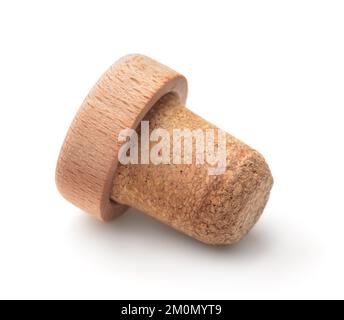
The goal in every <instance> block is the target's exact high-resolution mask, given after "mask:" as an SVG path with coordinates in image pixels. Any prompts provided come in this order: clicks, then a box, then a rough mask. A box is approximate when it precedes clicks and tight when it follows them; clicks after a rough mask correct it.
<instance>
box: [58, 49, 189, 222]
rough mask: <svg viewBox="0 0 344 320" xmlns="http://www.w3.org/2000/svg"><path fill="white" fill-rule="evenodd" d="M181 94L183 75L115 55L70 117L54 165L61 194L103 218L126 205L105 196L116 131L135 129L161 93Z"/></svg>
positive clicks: (150, 62) (147, 61)
mask: <svg viewBox="0 0 344 320" xmlns="http://www.w3.org/2000/svg"><path fill="white" fill-rule="evenodd" d="M170 92H173V93H175V94H177V95H178V96H179V98H180V101H181V102H182V103H185V100H186V96H187V81H186V79H185V78H184V77H183V76H182V75H180V74H178V73H177V72H175V71H173V70H171V69H170V68H168V67H166V66H164V65H162V64H160V63H159V62H157V61H154V60H152V59H150V58H148V57H145V56H142V55H137V54H134V55H128V56H125V57H123V58H121V59H120V60H119V61H117V62H116V63H115V64H113V65H112V66H111V67H110V69H108V70H107V71H106V72H105V73H104V75H103V76H102V77H101V78H100V79H99V81H98V82H97V83H96V85H95V86H94V87H93V89H92V90H91V91H90V93H89V94H88V96H87V97H86V99H85V100H84V102H83V104H82V105H81V108H80V109H79V111H78V113H77V115H76V117H75V118H74V120H73V122H72V124H71V126H70V129H69V131H68V133H67V136H66V138H65V141H64V143H63V146H62V149H61V152H60V157H59V160H58V163H57V169H56V184H57V187H58V189H59V191H60V192H61V194H62V195H63V196H64V197H65V198H66V199H67V200H68V201H70V202H72V203H73V204H75V205H76V206H77V207H79V208H81V209H82V210H85V211H86V212H88V213H91V214H93V215H95V216H96V217H97V218H99V219H101V220H103V221H107V220H110V219H111V218H113V217H115V216H118V215H120V214H121V213H123V212H124V211H125V210H126V208H127V207H126V206H123V205H120V204H117V203H115V202H114V201H112V200H110V194H111V189H112V184H113V177H114V174H115V171H116V167H117V163H118V151H119V149H120V147H121V143H120V142H119V141H118V134H119V133H120V131H121V130H123V129H126V128H132V129H136V127H137V126H138V124H139V123H140V121H141V120H142V118H143V117H144V116H145V115H146V113H147V112H148V111H149V110H150V109H151V107H152V106H154V104H155V103H156V102H157V101H158V100H159V99H160V98H161V97H162V96H164V95H165V94H167V93H170Z"/></svg>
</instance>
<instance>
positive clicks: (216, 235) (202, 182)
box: [111, 94, 273, 245]
mask: <svg viewBox="0 0 344 320" xmlns="http://www.w3.org/2000/svg"><path fill="white" fill-rule="evenodd" d="M144 120H147V121H149V122H150V130H151V131H152V130H154V129H155V128H163V129H166V130H167V131H168V132H169V133H170V134H171V135H172V130H173V129H174V128H189V129H190V130H193V129H216V127H215V126H214V125H212V124H210V123H209V122H207V121H205V120H204V119H202V118H200V117H199V116H197V115H195V114H194V113H193V112H191V111H190V110H188V109H187V108H185V107H184V105H183V104H182V103H181V102H180V99H179V98H178V97H177V96H176V95H173V94H168V95H166V96H164V97H163V98H161V99H160V100H159V102H158V103H157V104H156V105H155V106H154V107H153V108H152V109H151V110H150V112H149V113H148V114H147V115H146V116H145V118H144ZM137 131H138V133H139V134H140V127H138V128H137ZM139 142H140V139H139ZM194 144H195V140H193V148H195V145H194ZM153 146H154V143H151V146H150V147H151V148H152V147H153ZM139 150H140V145H139ZM226 150H227V151H226V152H227V163H226V171H225V173H223V174H221V175H215V176H210V175H208V168H209V165H208V164H207V163H205V164H203V165H197V164H196V163H195V161H193V163H192V164H160V165H154V164H144V165H137V164H128V165H122V164H119V165H118V167H117V170H116V172H115V176H114V180H113V188H112V193H111V199H112V200H113V201H115V202H116V203H121V204H124V205H127V206H131V207H134V208H137V209H139V210H141V211H143V212H145V213H147V214H148V215H150V216H152V217H154V218H156V219H158V220H159V221H161V222H163V223H165V224H167V225H169V226H171V227H173V228H175V229H177V230H179V231H181V232H183V233H185V234H187V235H189V236H191V237H193V238H196V239H198V240H200V241H202V242H204V243H207V244H214V245H224V244H232V243H235V242H237V241H239V240H240V239H242V238H243V237H244V236H245V235H246V234H247V233H248V232H249V230H250V229H251V228H252V227H253V226H254V224H255V223H256V222H257V220H258V219H259V217H260V216H261V214H262V212H263V209H264V207H265V205H266V203H267V201H268V198H269V194H270V190H271V187H272V184H273V179H272V176H271V172H270V170H269V167H268V165H267V163H266V162H265V160H264V158H263V157H262V156H261V155H260V154H259V153H258V152H257V151H255V150H254V149H252V148H250V147H249V146H247V145H246V144H244V143H242V142H241V141H240V140H238V139H236V138H234V137H233V136H231V135H230V134H226ZM171 157H172V148H171Z"/></svg>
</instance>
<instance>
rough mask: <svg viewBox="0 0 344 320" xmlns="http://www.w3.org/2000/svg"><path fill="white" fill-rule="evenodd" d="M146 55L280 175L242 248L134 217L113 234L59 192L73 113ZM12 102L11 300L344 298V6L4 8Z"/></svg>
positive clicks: (5, 277)
mask: <svg viewBox="0 0 344 320" xmlns="http://www.w3.org/2000/svg"><path fill="white" fill-rule="evenodd" d="M133 52H137V53H143V54H146V55H148V56H151V57H153V58H155V59H157V60H159V61H161V62H162V63H165V64H167V65H169V66H171V67H172V68H174V69H175V70H178V71H179V72H181V73H183V74H184V75H185V76H187V78H188V80H189V85H190V91H189V99H188V106H189V108H190V109H191V110H193V111H195V112H196V113H198V114H199V115H201V116H203V117H204V118H206V119H208V120H209V121H211V122H213V123H215V124H216V125H218V126H219V127H221V128H223V129H225V130H226V131H228V132H230V133H232V134H233V135H235V136H236V137H238V138H240V139H242V140H243V141H245V142H246V143H248V144H250V145H251V146H253V147H254V148H256V149H257V150H259V151H260V152H261V153H262V154H263V155H264V156H265V157H266V159H267V161H268V163H269V165H270V166H271V170H272V173H273V175H274V179H275V185H274V188H273V192H272V195H271V200H270V202H269V204H268V206H267V207H266V210H265V213H264V215H263V218H262V219H261V220H260V222H259V224H258V225H257V226H256V227H255V228H254V229H253V231H252V232H251V233H250V234H249V236H247V238H245V240H243V241H242V242H241V243H239V244H238V245H235V246H232V247H222V248H214V247H209V246H205V245H203V244H201V243H198V242H196V241H195V240H192V239H190V238H188V237H186V236H183V235H181V234H179V233H177V232H176V231H173V230H172V229H170V228H168V227H166V226H163V225H161V224H160V223H158V222H156V221H154V220H152V219H151V218H148V217H146V216H145V215H144V214H143V213H141V212H137V211H135V210H131V211H130V212H128V213H127V214H126V215H124V216H122V217H121V218H119V219H118V220H116V221H113V222H111V223H109V224H101V223H99V222H97V221H95V220H93V219H92V218H91V217H89V216H88V215H85V214H83V213H82V212H81V211H80V210H78V209H77V208H75V207H73V206H72V205H70V204H69V203H67V202H66V201H65V200H64V199H63V198H62V197H61V196H60V195H59V194H58V192H57V191H56V188H55V183H54V171H55V164H56V160H57V157H58V153H59V149H60V147H61V144H62V141H63V139H64V135H65V133H66V130H67V128H68V126H69V124H70V122H71V120H72V118H73V117H74V115H75V112H76V111H77V109H78V107H79V105H80V104H81V102H82V100H83V99H84V97H85V95H86V94H87V92H88V90H89V89H90V88H91V87H92V86H93V84H94V82H95V81H96V80H97V79H98V77H99V76H100V75H101V74H102V73H103V71H105V70H106V69H107V68H108V67H109V66H110V65H111V64H112V63H113V62H114V61H115V60H117V59H118V58H119V57H121V56H122V55H125V54H128V53H133ZM0 105H1V111H0V134H1V158H0V197H1V198H0V199H1V201H0V214H1V216H0V218H1V220H0V298H99V299H100V298H114V299H117V298H122V299H126V298H128V299H134V298H142V299H145V298H146V299H150V298H179V299H184V298H194V299H197V298H208V299H212V298H223V299H239V298H263V299H265V298H295V299H298V298H344V292H343V287H344V275H343V269H344V250H343V244H344V231H343V225H344V210H343V209H344V206H343V200H342V199H343V180H344V172H343V165H344V152H343V140H342V138H343V136H344V129H343V118H344V117H343V108H344V3H343V1H314V0H312V1H300V0H297V1H228V0H226V1H215V0H213V1H200V0H197V1H185V0H183V1H177V0H174V1H169V2H167V1H142V0H141V1H129V0H125V1H99V0H97V1H61V0H60V1H54V2H53V1H6V2H5V1H2V2H1V4H0Z"/></svg>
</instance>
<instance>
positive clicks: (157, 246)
mask: <svg viewBox="0 0 344 320" xmlns="http://www.w3.org/2000/svg"><path fill="white" fill-rule="evenodd" d="M77 220H78V221H77V226H76V228H77V230H78V233H79V234H80V235H82V236H87V237H88V236H89V239H96V240H95V241H97V242H98V243H100V244H101V245H102V247H103V248H108V249H109V250H111V252H114V250H116V248H117V249H118V248H119V249H120V250H119V251H120V252H121V251H122V250H123V249H124V248H126V250H127V251H129V252H133V251H135V252H136V251H137V252H141V253H142V252H148V251H149V252H159V253H161V252H164V254H166V255H168V254H169V252H175V251H178V252H179V254H180V255H183V254H187V255H189V254H190V253H191V252H198V253H200V254H205V255H206V256H209V255H211V256H219V257H221V256H222V257H223V256H232V257H236V258H245V257H251V258H252V256H259V255H263V254H265V253H267V251H269V249H270V248H271V245H272V242H271V239H270V237H269V235H268V234H267V233H266V230H264V228H262V227H259V226H255V227H254V228H253V229H252V230H251V232H249V234H248V235H246V237H244V238H243V239H242V240H241V241H240V242H238V243H235V244H232V245H226V246H213V245H208V244H204V243H202V242H199V241H197V240H195V239H193V238H191V237H189V236H187V235H185V234H183V233H181V232H178V231H176V230H174V229H173V228H171V227H170V226H167V225H165V224H163V223H161V222H160V221H157V220H155V219H153V218H151V217H149V216H147V215H146V214H144V213H143V212H140V211H139V210H136V209H133V208H131V209H129V210H128V211H127V212H126V213H125V214H124V215H122V216H121V217H119V218H117V219H115V220H113V221H111V222H108V223H102V222H99V221H97V220H95V219H94V218H92V217H88V216H87V215H85V214H81V213H80V212H79V213H78V218H77Z"/></svg>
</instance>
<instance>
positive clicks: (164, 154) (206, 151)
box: [118, 121, 227, 175]
mask: <svg viewBox="0 0 344 320" xmlns="http://www.w3.org/2000/svg"><path fill="white" fill-rule="evenodd" d="M172 131H173V132H172V134H170V133H169V131H168V130H166V129H163V128H155V129H154V130H152V132H150V129H149V121H141V136H140V143H139V135H138V133H137V132H136V130H134V129H129V128H127V129H124V130H122V131H121V132H120V134H119V136H118V141H119V142H123V144H122V146H121V148H120V150H119V153H118V160H119V162H120V163H121V164H123V165H127V164H155V165H160V164H192V163H195V164H197V165H203V164H205V163H207V164H208V175H220V174H223V173H224V172H225V171H226V166H227V152H226V151H227V150H226V133H225V132H224V131H223V130H221V129H211V128H210V129H193V130H191V129H188V128H182V129H178V128H175V129H173V130H172ZM216 138H217V139H216ZM151 143H154V144H153V145H152V147H151ZM139 149H140V150H139Z"/></svg>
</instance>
